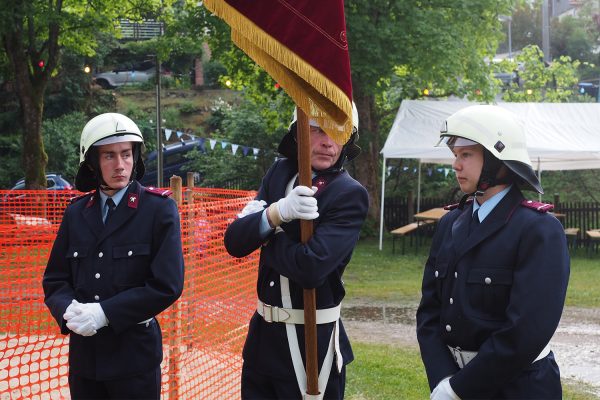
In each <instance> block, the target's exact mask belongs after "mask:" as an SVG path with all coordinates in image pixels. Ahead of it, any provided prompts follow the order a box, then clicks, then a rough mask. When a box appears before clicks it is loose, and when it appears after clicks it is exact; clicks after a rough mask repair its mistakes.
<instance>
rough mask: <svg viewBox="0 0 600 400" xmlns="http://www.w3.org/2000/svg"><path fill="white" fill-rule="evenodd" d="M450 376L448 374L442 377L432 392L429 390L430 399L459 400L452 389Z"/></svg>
mask: <svg viewBox="0 0 600 400" xmlns="http://www.w3.org/2000/svg"><path fill="white" fill-rule="evenodd" d="M450 378H451V377H450V376H449V377H447V378H444V379H442V380H441V381H440V383H438V384H437V386H436V387H435V388H434V389H433V392H431V396H430V399H431V400H460V397H458V395H457V394H456V393H454V390H452V386H451V385H450Z"/></svg>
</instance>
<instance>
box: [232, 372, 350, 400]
mask: <svg viewBox="0 0 600 400" xmlns="http://www.w3.org/2000/svg"><path fill="white" fill-rule="evenodd" d="M345 386H346V366H345V365H344V366H343V367H342V372H340V373H339V374H338V373H337V369H336V367H335V363H334V365H332V367H331V374H330V375H329V381H328V382H327V387H326V388H325V396H324V397H323V399H330V400H341V399H343V398H344V388H345ZM301 398H302V396H301V395H300V389H298V381H297V380H296V377H295V376H291V377H289V379H285V378H281V377H273V376H269V375H264V374H261V373H260V372H257V371H254V370H253V369H251V368H248V367H247V366H246V365H244V366H243V367H242V399H243V400H251V399H252V400H253V399H256V400H258V399H261V400H264V399H279V400H292V399H294V400H295V399H301Z"/></svg>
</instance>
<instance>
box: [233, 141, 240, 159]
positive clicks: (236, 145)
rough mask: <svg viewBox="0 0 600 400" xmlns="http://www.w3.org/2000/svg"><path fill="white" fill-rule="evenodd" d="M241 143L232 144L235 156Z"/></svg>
mask: <svg viewBox="0 0 600 400" xmlns="http://www.w3.org/2000/svg"><path fill="white" fill-rule="evenodd" d="M239 146H240V145H239V144H233V143H232V144H231V153H232V154H233V155H234V156H235V153H236V152H237V149H238V147H239Z"/></svg>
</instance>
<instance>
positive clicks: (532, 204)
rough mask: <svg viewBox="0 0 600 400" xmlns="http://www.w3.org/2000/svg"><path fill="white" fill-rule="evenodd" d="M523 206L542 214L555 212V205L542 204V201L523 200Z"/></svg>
mask: <svg viewBox="0 0 600 400" xmlns="http://www.w3.org/2000/svg"><path fill="white" fill-rule="evenodd" d="M521 205H522V206H523V207H527V208H531V209H532V210H535V211H537V212H540V213H545V212H548V211H552V210H554V204H549V203H542V202H540V201H534V200H523V201H522V202H521Z"/></svg>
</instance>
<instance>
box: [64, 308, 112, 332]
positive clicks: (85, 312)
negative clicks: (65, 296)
mask: <svg viewBox="0 0 600 400" xmlns="http://www.w3.org/2000/svg"><path fill="white" fill-rule="evenodd" d="M73 304H74V306H75V307H74V311H75V313H76V314H77V315H75V316H74V317H73V318H70V319H69V320H68V321H67V328H69V329H70V330H72V331H73V332H75V333H77V334H79V335H82V336H93V335H95V334H96V333H97V332H98V329H100V328H102V327H104V326H107V325H108V320H107V319H106V315H104V311H103V310H102V307H101V306H100V304H99V303H79V302H77V301H76V300H73Z"/></svg>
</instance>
